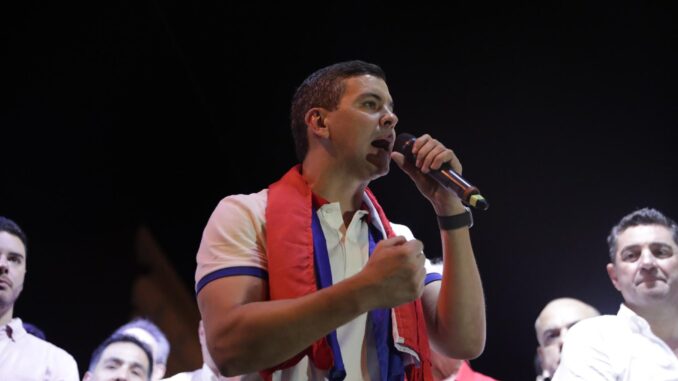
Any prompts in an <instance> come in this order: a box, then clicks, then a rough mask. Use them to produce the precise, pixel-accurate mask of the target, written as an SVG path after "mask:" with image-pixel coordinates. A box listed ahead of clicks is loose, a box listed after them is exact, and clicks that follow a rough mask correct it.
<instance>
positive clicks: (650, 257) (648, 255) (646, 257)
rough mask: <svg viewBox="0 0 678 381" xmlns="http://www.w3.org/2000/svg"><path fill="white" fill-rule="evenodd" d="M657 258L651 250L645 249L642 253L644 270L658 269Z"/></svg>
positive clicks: (641, 263) (641, 260)
mask: <svg viewBox="0 0 678 381" xmlns="http://www.w3.org/2000/svg"><path fill="white" fill-rule="evenodd" d="M656 260H657V258H655V256H654V254H652V250H650V249H649V248H644V249H643V251H641V252H640V266H641V267H642V268H644V269H651V268H654V267H656V265H657V262H656Z"/></svg>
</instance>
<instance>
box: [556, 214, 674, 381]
mask: <svg viewBox="0 0 678 381" xmlns="http://www.w3.org/2000/svg"><path fill="white" fill-rule="evenodd" d="M607 241H608V245H609V247H610V263H609V264H608V265H607V273H608V275H609V276H610V279H611V280H612V284H613V285H614V287H615V288H616V289H617V290H619V292H621V294H622V297H623V298H624V303H623V304H622V305H621V307H620V308H619V312H618V313H617V315H616V316H609V315H607V316H600V317H595V318H591V319H587V320H584V321H582V322H580V323H578V324H576V325H575V326H573V327H572V329H571V330H570V331H569V333H568V335H567V337H566V340H565V345H564V347H563V353H562V358H561V362H560V366H559V367H558V369H557V370H556V374H555V376H554V378H553V380H554V381H562V380H587V381H595V380H625V381H641V380H642V381H646V380H665V381H670V380H673V381H675V380H678V225H676V223H675V221H673V220H671V219H670V218H668V217H666V216H664V215H663V214H662V213H661V212H659V211H657V210H655V209H649V208H645V209H640V210H637V211H635V212H633V213H631V214H629V215H627V216H625V217H624V218H622V220H621V221H620V222H619V223H618V224H617V225H616V226H615V227H614V228H613V229H612V232H611V233H610V235H609V236H608V239H607Z"/></svg>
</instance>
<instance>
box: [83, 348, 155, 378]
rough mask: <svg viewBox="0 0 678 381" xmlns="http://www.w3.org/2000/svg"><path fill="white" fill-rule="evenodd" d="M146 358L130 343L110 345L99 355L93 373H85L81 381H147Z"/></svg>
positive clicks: (139, 349)
mask: <svg viewBox="0 0 678 381" xmlns="http://www.w3.org/2000/svg"><path fill="white" fill-rule="evenodd" d="M149 366H150V364H149V362H148V356H146V353H145V352H144V350H143V349H141V348H140V347H139V346H138V345H136V344H134V343H130V342H116V343H112V344H111V345H109V346H108V347H106V349H104V351H103V352H102V354H101V358H100V359H99V363H97V365H96V367H95V368H94V371H92V372H87V373H85V377H84V378H83V381H114V380H115V381H123V380H124V381H148V380H149V378H148V370H149Z"/></svg>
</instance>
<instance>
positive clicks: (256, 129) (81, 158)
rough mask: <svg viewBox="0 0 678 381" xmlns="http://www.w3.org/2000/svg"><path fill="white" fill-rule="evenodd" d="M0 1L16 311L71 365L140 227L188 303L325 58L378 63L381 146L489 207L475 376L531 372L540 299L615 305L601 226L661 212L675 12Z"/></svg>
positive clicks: (410, 207)
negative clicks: (219, 237)
mask: <svg viewBox="0 0 678 381" xmlns="http://www.w3.org/2000/svg"><path fill="white" fill-rule="evenodd" d="M3 8H4V9H3V12H0V14H2V16H0V17H2V19H1V20H2V30H3V35H4V36H5V37H6V38H5V40H6V44H5V45H4V46H5V47H4V48H3V50H4V53H5V58H4V59H3V61H4V63H5V64H9V65H7V66H6V68H5V69H4V71H3V75H2V78H3V81H2V82H3V88H4V89H5V91H4V92H5V94H8V95H9V97H8V99H7V100H6V101H5V102H3V105H2V114H1V116H0V118H1V119H0V126H1V132H0V141H1V142H2V151H3V158H4V160H3V162H4V165H3V166H2V168H3V169H2V172H0V179H2V186H1V187H0V215H6V216H9V217H11V218H13V219H15V220H16V221H17V222H19V223H20V224H21V225H22V226H23V227H24V228H25V230H26V231H27V233H28V235H29V239H30V242H29V259H28V266H29V273H28V275H27V279H26V288H25V290H24V293H23V295H22V297H21V299H20V301H19V303H18V305H17V308H16V310H15V311H16V314H17V315H18V316H21V317H23V318H24V319H25V320H28V321H31V322H34V323H36V324H37V325H38V326H40V327H42V328H43V329H44V330H45V331H46V332H47V334H48V336H49V338H50V340H51V341H53V342H55V343H57V344H58V345H60V346H62V347H64V348H65V349H67V350H68V351H69V352H71V353H72V354H73V355H74V356H75V357H76V359H77V360H78V362H79V364H80V368H81V371H84V369H85V367H86V363H87V361H88V359H89V354H90V352H91V350H92V349H93V348H94V346H95V345H96V344H97V343H98V342H99V341H100V340H101V339H103V337H104V336H105V335H106V334H108V333H110V331H111V330H112V329H113V328H114V327H115V326H117V325H119V324H121V323H122V322H124V321H126V320H127V318H128V315H129V310H130V302H129V293H130V282H131V280H132V279H133V277H134V276H135V273H134V270H132V269H133V267H132V263H133V258H132V252H133V250H132V245H133V233H134V231H135V229H136V228H137V227H138V226H140V225H145V226H147V227H149V228H150V229H151V231H152V233H153V234H154V235H155V237H156V238H157V240H158V241H159V243H160V245H161V246H162V248H163V249H164V250H165V252H166V253H167V254H168V256H169V257H170V259H171V261H172V263H173V264H174V265H175V266H176V268H177V271H179V273H180V275H181V277H182V279H184V280H185V282H186V287H187V288H190V287H192V284H193V271H194V255H195V252H196V249H197V246H198V243H199V240H200V235H201V232H202V228H203V226H204V224H205V222H206V220H207V218H208V216H209V214H210V213H211V211H212V209H213V208H214V206H215V205H216V203H217V202H218V200H219V199H220V198H222V197H223V196H225V195H227V194H231V193H248V192H253V191H257V190H259V189H260V188H262V187H264V186H266V185H267V184H269V183H270V182H272V181H274V180H275V179H277V177H278V176H279V175H281V174H282V173H283V172H284V171H285V170H286V169H287V168H288V167H290V166H291V165H292V164H294V155H293V148H292V143H291V138H290V137H289V133H288V116H287V113H288V105H289V100H290V96H291V94H292V92H293V91H294V88H295V86H296V85H298V84H299V83H300V82H301V81H302V80H303V78H304V77H305V76H306V75H307V74H309V73H310V72H311V71H313V70H315V69H317V68H319V67H321V66H324V65H327V64H330V63H333V62H336V61H339V60H347V59H363V60H367V61H371V62H374V63H377V64H379V65H381V66H382V67H383V68H384V69H385V71H386V73H387V76H388V82H389V86H390V90H391V94H392V95H393V97H394V99H395V101H396V112H397V113H398V114H399V117H400V124H399V126H398V130H399V131H401V132H403V131H404V132H410V133H414V134H421V133H424V132H429V133H431V134H432V135H434V136H436V137H437V138H438V139H439V140H441V141H443V142H445V143H446V144H447V145H448V146H451V147H453V148H454V149H455V151H456V152H457V154H458V156H459V157H460V158H461V160H462V163H463V164H464V174H465V176H466V177H467V178H468V179H470V180H472V181H473V182H474V183H475V184H477V185H478V186H479V187H480V188H481V190H482V191H483V194H484V195H485V196H486V197H487V198H488V200H489V201H490V203H491V207H490V209H489V210H488V211H486V212H476V213H475V219H476V226H475V227H474V228H473V232H472V237H473V241H474V247H475V251H476V256H477V259H478V263H479V266H480V271H481V274H482V277H483V282H484V287H485V292H486V299H487V313H488V339H487V347H486V350H485V352H484V354H483V355H482V356H481V357H480V358H479V359H477V360H475V361H473V363H472V364H473V366H474V367H475V368H476V369H478V370H480V371H482V372H484V373H487V374H489V375H492V376H494V377H495V378H499V379H503V380H525V379H531V378H532V377H533V368H532V359H533V355H534V349H535V346H536V340H535V338H534V331H533V322H534V319H535V317H536V315H537V313H538V311H539V310H540V308H541V307H542V306H543V305H544V304H545V303H546V302H547V301H548V300H550V299H552V298H555V297H560V296H573V297H577V298H581V299H583V300H585V301H587V302H590V303H591V304H593V305H595V306H597V307H598V308H599V309H600V310H601V311H602V312H605V313H614V312H615V311H616V308H617V306H618V303H619V302H620V298H619V296H618V294H617V293H616V291H615V290H614V289H613V288H612V286H611V285H610V283H609V281H608V279H607V276H606V273H605V271H604V265H605V263H606V259H605V258H606V246H605V236H606V234H607V232H608V229H609V228H610V227H611V226H612V225H613V224H614V223H615V222H616V221H617V220H618V219H619V218H620V217H621V216H622V215H624V214H626V213H627V212H630V211H631V210H633V209H635V208H637V207H643V206H653V207H656V208H659V209H661V210H663V211H665V212H666V213H667V214H669V215H671V216H673V217H674V218H675V217H678V206H677V205H676V202H675V196H674V195H673V193H672V191H673V190H674V189H675V185H676V174H675V168H676V162H677V160H676V156H675V140H674V136H675V133H674V132H673V131H674V128H675V124H676V121H677V119H678V118H677V115H676V106H675V104H676V97H675V94H676V90H675V89H676V84H677V82H676V70H675V67H676V64H677V62H676V58H677V57H678V55H677V53H676V46H678V45H677V44H676V42H677V41H676V23H675V15H676V14H675V9H674V8H675V6H673V7H672V8H669V7H668V6H664V5H660V4H659V3H656V2H653V3H652V4H641V2H634V3H633V4H626V5H622V4H619V3H613V5H610V6H604V5H602V4H600V3H597V4H596V5H591V4H588V5H576V4H571V5H563V4H560V5H545V4H540V5H537V6H528V5H519V4H512V5H507V4H505V5H499V6H497V5H492V4H490V3H484V2H475V4H474V5H470V4H464V5H454V4H447V5H445V6H432V5H427V4H424V3H421V4H417V5H403V6H398V7H396V6H394V5H393V4H391V3H389V2H370V3H359V2H355V3H352V2H342V3H333V4H312V5H308V6H302V5H300V4H297V5H294V6H291V5H289V4H282V5H267V4H263V3H254V2H250V3H248V4H245V5H243V4H232V3H227V2H202V3H197V2H196V3H187V2H186V3H182V2H175V1H162V2H161V1H154V0H152V1H129V2H124V1H120V2H113V3H110V4H102V3H100V2H92V3H90V4H62V3H54V2H51V3H45V4H41V3H39V2H30V1H25V2H21V3H20V5H15V6H13V7H12V8H11V9H9V8H8V6H7V5H4V6H3ZM285 14H291V16H285ZM373 189H374V190H375V192H376V193H377V195H378V196H379V197H380V200H381V202H382V204H383V205H384V206H385V208H386V209H387V210H388V211H389V214H390V218H391V219H392V220H394V221H397V222H404V223H407V224H408V225H410V226H411V228H412V229H413V231H414V232H415V234H416V235H417V236H418V237H419V238H420V239H422V240H423V241H424V242H425V244H426V245H427V246H426V250H427V254H428V255H433V254H435V253H436V252H438V251H439V250H440V248H439V243H438V237H437V230H436V226H435V220H434V218H433V212H432V210H431V209H430V207H429V206H428V205H427V203H426V202H425V201H424V200H423V199H422V198H421V197H419V196H418V194H417V192H416V190H415V189H414V186H413V185H412V184H410V183H409V180H408V179H406V177H405V176H404V175H403V174H402V173H400V171H399V170H398V169H397V168H395V167H394V168H393V171H392V173H391V174H389V175H388V176H387V177H385V178H383V179H380V180H378V181H376V182H375V183H374V184H373Z"/></svg>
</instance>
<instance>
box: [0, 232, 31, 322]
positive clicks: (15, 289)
mask: <svg viewBox="0 0 678 381" xmlns="http://www.w3.org/2000/svg"><path fill="white" fill-rule="evenodd" d="M25 276H26V247H25V246H24V244H23V242H21V239H19V237H17V236H15V235H13V234H11V233H8V232H6V231H0V315H2V313H4V312H5V311H7V310H9V309H10V308H12V307H13V306H14V303H15V302H16V300H17V299H18V298H19V294H21V290H23V288H24V277H25Z"/></svg>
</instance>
